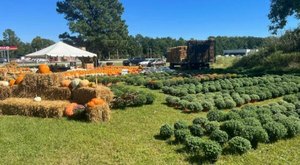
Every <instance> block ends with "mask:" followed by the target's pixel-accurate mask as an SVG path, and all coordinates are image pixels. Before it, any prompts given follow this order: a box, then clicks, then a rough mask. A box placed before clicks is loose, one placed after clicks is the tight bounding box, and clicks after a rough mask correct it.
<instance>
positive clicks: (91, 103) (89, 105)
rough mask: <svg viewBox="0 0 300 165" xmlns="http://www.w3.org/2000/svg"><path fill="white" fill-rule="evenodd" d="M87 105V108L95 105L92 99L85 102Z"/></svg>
mask: <svg viewBox="0 0 300 165" xmlns="http://www.w3.org/2000/svg"><path fill="white" fill-rule="evenodd" d="M87 106H88V107H89V108H93V107H95V106H96V105H95V103H94V102H93V101H90V102H88V103H87Z"/></svg>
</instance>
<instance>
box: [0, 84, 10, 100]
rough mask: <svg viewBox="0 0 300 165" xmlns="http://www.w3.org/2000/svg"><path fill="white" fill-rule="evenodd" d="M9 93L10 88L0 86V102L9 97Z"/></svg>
mask: <svg viewBox="0 0 300 165" xmlns="http://www.w3.org/2000/svg"><path fill="white" fill-rule="evenodd" d="M11 93H12V92H11V89H10V87H5V86H0V100H5V99H7V98H9V97H11Z"/></svg>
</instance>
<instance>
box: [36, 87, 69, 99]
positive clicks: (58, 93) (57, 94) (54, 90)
mask: <svg viewBox="0 0 300 165" xmlns="http://www.w3.org/2000/svg"><path fill="white" fill-rule="evenodd" d="M43 96H44V97H45V98H46V99H48V100H70V99H71V90H70V89H69V88H68V87H50V88H48V89H46V90H45V92H44V93H43V94H42V95H41V97H43Z"/></svg>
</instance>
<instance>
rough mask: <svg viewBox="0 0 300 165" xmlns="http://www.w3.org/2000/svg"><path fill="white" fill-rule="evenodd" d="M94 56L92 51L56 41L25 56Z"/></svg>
mask: <svg viewBox="0 0 300 165" xmlns="http://www.w3.org/2000/svg"><path fill="white" fill-rule="evenodd" d="M46 56H50V57H96V56H97V55H96V54H94V53H90V52H88V51H84V50H81V49H79V48H76V47H73V46H70V45H68V44H65V43H63V42H58V43H56V44H54V45H51V46H49V47H47V48H45V49H42V50H39V51H37V52H34V53H31V54H27V55H26V57H46Z"/></svg>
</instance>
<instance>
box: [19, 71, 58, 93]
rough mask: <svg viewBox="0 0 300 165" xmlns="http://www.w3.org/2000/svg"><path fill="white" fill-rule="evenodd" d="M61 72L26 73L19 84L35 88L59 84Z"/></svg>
mask: <svg viewBox="0 0 300 165" xmlns="http://www.w3.org/2000/svg"><path fill="white" fill-rule="evenodd" d="M62 80H63V76H62V74H26V75H25V77H24V79H23V81H22V83H21V84H20V86H24V87H28V88H32V89H37V88H48V87H50V86H59V85H60V82H61V81H62Z"/></svg>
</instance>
